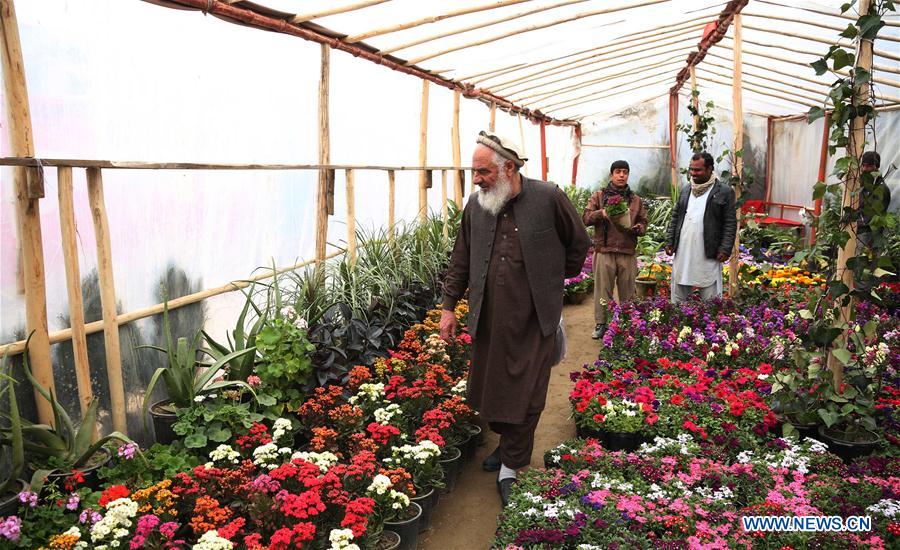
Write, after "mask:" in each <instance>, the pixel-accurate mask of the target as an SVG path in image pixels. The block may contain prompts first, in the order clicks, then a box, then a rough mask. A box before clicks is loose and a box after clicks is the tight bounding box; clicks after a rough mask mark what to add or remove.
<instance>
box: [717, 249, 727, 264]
mask: <svg viewBox="0 0 900 550" xmlns="http://www.w3.org/2000/svg"><path fill="white" fill-rule="evenodd" d="M729 256H730V254H728V253H727V252H719V253H718V254H716V261H717V262H719V263H720V264H721V263H724V262H725V260H727V259H728V257H729Z"/></svg>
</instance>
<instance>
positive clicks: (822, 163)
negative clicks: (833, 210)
mask: <svg viewBox="0 0 900 550" xmlns="http://www.w3.org/2000/svg"><path fill="white" fill-rule="evenodd" d="M830 116H831V112H830V111H826V112H825V116H824V117H822V149H821V151H820V152H819V179H818V181H821V182H823V183H824V182H825V178H826V177H828V176H827V174H826V173H825V171H826V170H827V169H828V117H830ZM767 200H768V199H767ZM813 213H814V214H815V215H816V219H817V220H818V218H819V215H821V214H822V198H821V197H819V198H818V199H816V206H815V210H813ZM810 241H811V242H810V244H815V243H816V226H815V225H813V226H812V235H811V236H810Z"/></svg>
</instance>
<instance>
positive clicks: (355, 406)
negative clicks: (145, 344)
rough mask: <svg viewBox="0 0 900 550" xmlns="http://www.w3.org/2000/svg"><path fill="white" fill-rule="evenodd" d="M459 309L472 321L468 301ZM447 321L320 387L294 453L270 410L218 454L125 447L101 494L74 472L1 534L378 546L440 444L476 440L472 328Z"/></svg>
mask: <svg viewBox="0 0 900 550" xmlns="http://www.w3.org/2000/svg"><path fill="white" fill-rule="evenodd" d="M456 313H457V317H458V319H459V320H460V322H461V324H464V322H465V318H466V314H467V308H466V304H465V302H461V303H460V304H459V306H458V307H457V310H456ZM439 318H440V311H438V310H433V311H431V312H429V313H428V314H427V316H426V318H425V319H424V321H423V322H422V323H419V324H416V325H414V326H412V327H411V328H410V329H409V330H407V331H406V333H405V334H404V338H403V340H402V341H401V342H400V343H399V344H398V345H397V346H396V348H395V349H394V350H392V351H391V353H390V357H389V358H386V359H379V360H377V361H376V362H375V365H374V367H373V368H367V367H364V366H357V367H355V368H353V369H352V370H351V372H350V373H349V378H348V381H347V385H346V386H328V387H322V388H317V389H316V390H315V392H314V393H313V394H312V396H311V397H309V398H306V399H304V400H303V402H302V404H301V405H299V409H298V416H299V419H300V422H301V424H302V425H303V427H304V428H305V429H306V430H308V431H309V435H310V436H311V440H310V443H309V448H308V449H306V450H301V449H296V448H294V443H293V441H294V436H295V434H294V433H293V432H294V427H293V426H292V421H291V420H290V419H289V418H277V419H274V420H273V419H272V418H268V419H266V418H263V417H262V416H259V417H257V416H254V417H253V418H252V420H253V421H251V422H249V427H248V429H247V430H242V431H241V433H233V434H232V433H229V434H228V437H225V438H223V439H224V440H223V441H221V442H220V443H218V444H215V445H213V444H212V443H210V442H209V441H205V442H204V446H202V448H204V449H206V448H209V447H211V450H210V451H209V452H208V454H207V455H205V456H203V457H202V458H201V460H200V461H199V462H200V463H198V461H197V459H196V458H195V456H194V455H192V454H191V453H190V452H188V451H189V450H188V449H186V448H185V447H183V446H179V447H178V448H173V447H169V446H162V445H156V446H154V447H153V448H152V449H150V450H148V451H146V453H145V454H144V455H141V454H139V453H137V452H136V449H135V448H134V447H133V446H131V445H132V444H129V445H123V446H122V447H121V448H120V449H119V451H118V452H117V453H116V454H117V462H115V463H114V464H112V465H111V466H109V467H106V468H104V469H103V471H101V477H102V478H103V479H104V483H103V486H104V490H103V491H91V490H90V489H89V488H86V487H83V486H79V483H80V481H81V480H83V478H82V477H81V476H80V474H78V475H73V476H70V477H69V479H67V480H66V482H65V484H64V485H63V486H56V485H53V484H50V485H48V486H46V487H45V492H44V493H42V495H41V497H40V498H38V495H36V494H34V493H22V498H21V503H20V507H19V511H18V513H17V514H15V515H12V516H9V517H6V518H0V541H2V543H3V545H4V547H22V548H36V547H39V546H44V547H48V548H88V547H90V548H100V549H102V548H113V547H125V545H126V544H127V545H128V547H129V548H132V549H136V548H188V547H193V548H201V549H226V548H237V547H240V548H251V549H266V550H275V549H286V548H306V547H309V548H333V549H338V548H341V549H354V548H356V549H358V548H369V547H374V545H375V544H377V543H378V540H379V538H380V535H381V532H382V529H383V525H384V522H385V521H392V520H397V519H404V518H405V516H406V515H407V514H408V511H409V510H411V508H410V507H409V506H410V499H411V498H412V497H415V496H416V495H417V494H424V493H427V492H428V491H430V490H431V489H432V488H435V487H440V486H441V483H442V481H441V480H442V477H443V472H442V471H441V466H440V464H439V463H438V460H439V459H440V458H441V456H442V452H443V449H444V448H447V447H449V446H452V445H455V444H460V443H462V442H463V440H464V439H466V438H467V437H468V436H469V431H468V430H467V428H466V426H467V425H468V423H469V422H470V421H471V419H472V415H473V413H472V411H471V409H469V408H468V406H467V405H466V404H465V400H464V397H463V396H464V394H465V378H466V376H467V370H468V347H469V345H470V342H471V340H470V338H469V336H468V334H467V333H466V331H465V329H463V330H461V331H460V333H459V336H458V337H457V338H456V339H455V340H454V341H453V342H450V343H445V342H444V341H443V340H441V339H440V338H439V336H438V334H437V333H438V325H437V323H438V319H439ZM214 397H215V396H212V397H210V399H212V398H214ZM237 397H239V396H237ZM289 398H293V397H289ZM205 401H206V400H205V399H204V400H201V401H199V402H198V405H202V404H203V403H204V402H205ZM200 421H201V420H200V419H199V417H198V422H200ZM197 448H201V446H200V445H198V446H197ZM144 458H146V459H147V460H146V462H144Z"/></svg>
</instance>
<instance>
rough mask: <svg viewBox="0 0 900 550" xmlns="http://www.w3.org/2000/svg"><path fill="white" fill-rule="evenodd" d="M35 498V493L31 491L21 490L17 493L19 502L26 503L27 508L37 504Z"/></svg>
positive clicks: (36, 498)
mask: <svg viewBox="0 0 900 550" xmlns="http://www.w3.org/2000/svg"><path fill="white" fill-rule="evenodd" d="M37 500H38V497H37V493H32V492H31V491H22V492H21V493H19V502H21V503H22V504H27V505H28V507H29V508H34V507H35V506H37Z"/></svg>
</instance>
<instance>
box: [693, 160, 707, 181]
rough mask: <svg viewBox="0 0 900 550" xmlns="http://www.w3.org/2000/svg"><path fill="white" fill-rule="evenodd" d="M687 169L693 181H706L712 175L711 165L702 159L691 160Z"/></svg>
mask: <svg viewBox="0 0 900 550" xmlns="http://www.w3.org/2000/svg"><path fill="white" fill-rule="evenodd" d="M689 170H690V172H691V179H692V180H694V183H706V182H707V181H709V178H710V177H711V176H712V166H706V164H705V163H704V162H703V159H697V160H692V161H691V166H690V168H689Z"/></svg>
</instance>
